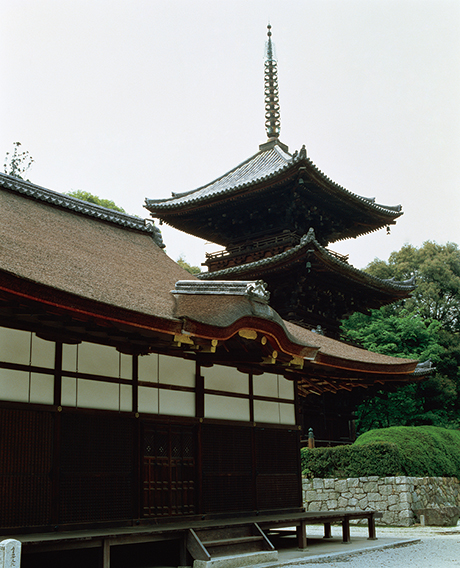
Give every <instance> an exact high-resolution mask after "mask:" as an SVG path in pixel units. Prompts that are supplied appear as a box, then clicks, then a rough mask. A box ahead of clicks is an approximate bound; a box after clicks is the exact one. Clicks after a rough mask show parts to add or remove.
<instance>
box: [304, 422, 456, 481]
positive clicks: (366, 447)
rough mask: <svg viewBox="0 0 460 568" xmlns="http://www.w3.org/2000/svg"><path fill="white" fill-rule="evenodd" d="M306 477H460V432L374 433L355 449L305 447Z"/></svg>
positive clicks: (396, 429)
mask: <svg viewBox="0 0 460 568" xmlns="http://www.w3.org/2000/svg"><path fill="white" fill-rule="evenodd" d="M301 452H302V472H303V474H304V475H305V476H306V477H323V478H324V477H339V478H346V477H367V476H370V475H377V476H379V477H391V476H398V475H407V476H410V477H458V478H459V479H460V431H458V430H447V429H445V428H437V427H435V426H417V427H415V426H398V427H393V428H382V429H378V430H371V431H369V432H366V433H365V434H363V435H362V436H360V437H359V438H358V439H357V440H356V442H355V443H354V444H353V445H352V446H338V447H335V448H315V449H312V450H309V449H308V448H302V450H301Z"/></svg>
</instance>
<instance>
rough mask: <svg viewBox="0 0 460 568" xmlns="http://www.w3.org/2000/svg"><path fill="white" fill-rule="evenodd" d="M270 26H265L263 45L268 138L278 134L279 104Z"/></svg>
mask: <svg viewBox="0 0 460 568" xmlns="http://www.w3.org/2000/svg"><path fill="white" fill-rule="evenodd" d="M271 29H272V27H271V25H270V24H268V26H267V30H268V31H267V36H268V40H267V42H266V45H265V130H266V131H267V137H268V139H269V140H273V139H276V138H278V137H279V135H280V104H279V96H278V70H277V67H276V66H277V62H276V58H275V55H274V46H273V44H272V31H271Z"/></svg>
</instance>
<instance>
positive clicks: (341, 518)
mask: <svg viewBox="0 0 460 568" xmlns="http://www.w3.org/2000/svg"><path fill="white" fill-rule="evenodd" d="M275 517H276V518H275ZM381 517H382V513H378V512H376V511H333V512H332V511H331V512H312V511H311V512H305V513H290V514H287V515H269V516H267V518H266V519H264V518H263V516H262V515H261V516H260V517H259V520H258V521H257V522H258V524H259V526H260V527H261V528H263V529H276V528H282V527H292V526H295V527H296V532H297V544H298V547H299V548H300V549H305V548H307V530H306V529H307V525H317V524H323V525H324V538H331V525H332V524H334V523H341V524H342V541H343V542H344V543H349V542H351V538H350V520H359V519H367V526H368V532H369V537H368V538H369V540H376V539H377V537H376V532H375V519H378V518H381Z"/></svg>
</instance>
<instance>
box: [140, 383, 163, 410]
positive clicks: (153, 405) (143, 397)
mask: <svg viewBox="0 0 460 568" xmlns="http://www.w3.org/2000/svg"><path fill="white" fill-rule="evenodd" d="M138 397H139V398H138V407H137V408H138V412H148V413H150V414H158V389H153V388H149V387H139V394H138Z"/></svg>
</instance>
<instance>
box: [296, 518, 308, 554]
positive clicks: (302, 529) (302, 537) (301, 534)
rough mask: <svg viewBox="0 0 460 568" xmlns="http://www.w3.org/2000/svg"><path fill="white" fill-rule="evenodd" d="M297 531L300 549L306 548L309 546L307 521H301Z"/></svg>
mask: <svg viewBox="0 0 460 568" xmlns="http://www.w3.org/2000/svg"><path fill="white" fill-rule="evenodd" d="M296 532H297V545H298V547H299V548H300V550H305V549H306V548H307V523H306V522H305V521H300V522H299V524H298V525H297V526H296Z"/></svg>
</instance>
